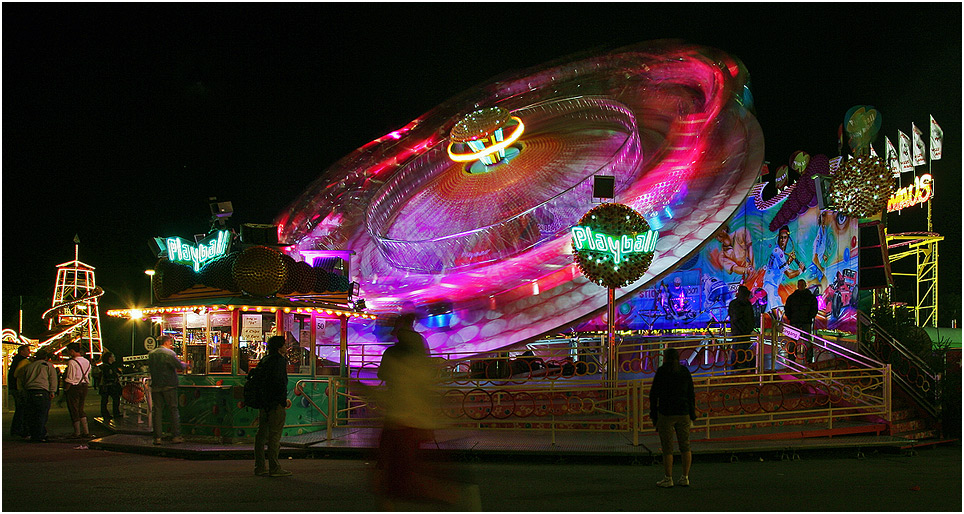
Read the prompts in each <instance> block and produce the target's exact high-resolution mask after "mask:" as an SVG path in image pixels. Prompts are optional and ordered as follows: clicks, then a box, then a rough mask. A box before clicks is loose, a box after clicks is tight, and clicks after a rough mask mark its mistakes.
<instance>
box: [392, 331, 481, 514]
mask: <svg viewBox="0 0 964 514" xmlns="http://www.w3.org/2000/svg"><path fill="white" fill-rule="evenodd" d="M414 322H415V315H414V314H410V313H409V314H403V315H401V316H400V317H399V318H398V319H397V320H396V322H395V328H394V329H393V330H392V335H393V336H394V337H395V338H396V339H397V341H398V342H396V343H395V344H394V345H392V346H391V347H389V348H388V349H387V350H385V353H384V354H382V362H381V365H380V366H379V367H378V378H379V379H381V380H382V381H383V383H384V389H382V390H380V391H379V392H378V394H377V396H378V405H379V407H380V408H381V409H382V410H383V412H384V421H383V423H384V425H383V427H382V432H381V438H380V440H379V444H378V463H377V466H376V477H375V488H376V492H377V493H378V494H379V495H380V496H381V500H380V504H381V508H382V509H383V510H395V502H396V501H406V500H408V501H416V502H417V501H425V500H431V501H437V502H442V503H445V504H448V505H458V504H459V502H461V501H463V500H466V501H467V502H468V504H467V505H463V506H462V510H480V507H481V506H480V505H479V498H478V489H477V487H476V486H472V485H470V486H468V487H466V488H464V492H465V493H467V494H465V495H463V488H462V487H460V486H459V484H457V483H456V482H454V481H451V480H448V479H444V478H442V476H441V474H442V472H441V471H440V470H439V467H438V466H437V463H436V462H433V461H431V460H429V459H427V458H426V456H425V454H424V451H423V450H422V449H421V448H420V445H421V443H423V442H428V441H433V440H434V439H435V435H434V429H435V428H437V421H436V420H435V414H434V411H435V406H436V405H437V402H438V397H437V395H436V369H435V367H434V366H433V365H432V362H431V360H430V359H429V357H428V350H427V345H426V344H425V338H424V337H422V335H421V334H419V333H418V332H416V331H415V328H414Z"/></svg>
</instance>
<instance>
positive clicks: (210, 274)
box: [198, 252, 241, 291]
mask: <svg viewBox="0 0 964 514" xmlns="http://www.w3.org/2000/svg"><path fill="white" fill-rule="evenodd" d="M239 255H241V252H233V253H229V254H227V255H222V256H221V257H218V258H217V259H214V260H213V261H211V262H209V263H207V264H205V265H204V267H203V268H201V271H200V273H199V274H198V282H200V283H202V284H204V285H206V286H208V287H213V288H216V289H224V290H226V291H237V290H238V283H237V281H235V280H234V261H236V260H237V259H238V256H239Z"/></svg>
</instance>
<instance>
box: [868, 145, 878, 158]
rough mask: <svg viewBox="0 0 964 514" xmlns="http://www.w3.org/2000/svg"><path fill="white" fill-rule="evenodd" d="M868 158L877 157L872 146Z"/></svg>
mask: <svg viewBox="0 0 964 514" xmlns="http://www.w3.org/2000/svg"><path fill="white" fill-rule="evenodd" d="M870 156H871V157H878V155H877V150H874V145H870Z"/></svg>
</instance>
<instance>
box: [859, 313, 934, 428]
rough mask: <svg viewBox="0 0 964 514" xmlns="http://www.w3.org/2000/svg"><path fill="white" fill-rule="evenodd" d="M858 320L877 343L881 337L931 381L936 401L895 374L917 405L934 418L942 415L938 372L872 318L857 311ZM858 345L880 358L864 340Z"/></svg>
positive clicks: (915, 385)
mask: <svg viewBox="0 0 964 514" xmlns="http://www.w3.org/2000/svg"><path fill="white" fill-rule="evenodd" d="M857 319H858V322H859V323H860V324H861V325H864V326H865V327H867V328H868V329H869V330H871V332H872V333H873V335H874V339H875V341H876V340H877V338H878V337H879V338H880V339H881V340H883V342H885V343H886V344H888V345H889V346H890V347H891V348H893V349H894V350H897V353H898V354H900V356H901V357H902V358H904V359H906V360H907V361H909V362H910V363H912V364H914V365H916V366H917V368H918V369H919V373H921V374H923V375H924V376H926V377H927V378H928V379H930V381H931V384H933V385H934V387H933V389H934V390H933V394H934V401H931V399H930V398H928V397H927V395H926V394H925V393H926V391H923V390H922V388H920V387H918V386H917V384H914V383H911V382H910V381H908V380H907V379H906V378H905V377H903V376H902V375H901V374H900V373H896V372H895V373H893V378H894V380H895V381H896V382H897V383H898V384H900V386H901V388H902V389H903V390H904V391H905V392H906V393H907V394H909V395H910V396H911V397H913V398H914V400H915V401H917V403H918V404H919V405H920V406H921V407H923V408H924V410H926V411H927V412H928V413H930V414H931V415H932V416H934V417H937V416H938V415H939V414H940V410H941V409H940V398H939V395H938V391H937V387H936V386H937V382H938V380H940V375H939V374H938V373H937V372H935V371H934V370H933V369H932V368H931V367H930V366H929V365H928V364H927V362H925V361H924V359H921V358H920V357H919V356H918V355H917V354H915V353H914V352H911V351H910V350H908V349H907V347H906V346H904V345H903V344H901V342H900V341H898V340H897V338H896V337H894V336H892V335H890V333H888V332H887V331H886V330H884V329H883V327H881V326H880V325H878V324H877V323H874V320H872V319H871V318H870V316H868V315H867V314H865V313H864V312H863V311H857ZM858 344H859V345H860V346H861V347H862V348H863V349H864V350H865V351H867V352H868V353H872V354H874V355H876V356H877V357H880V355H878V354H877V352H875V351H874V349H873V348H872V347H871V346H870V345H868V344H865V343H864V341H863V340H860V341H858Z"/></svg>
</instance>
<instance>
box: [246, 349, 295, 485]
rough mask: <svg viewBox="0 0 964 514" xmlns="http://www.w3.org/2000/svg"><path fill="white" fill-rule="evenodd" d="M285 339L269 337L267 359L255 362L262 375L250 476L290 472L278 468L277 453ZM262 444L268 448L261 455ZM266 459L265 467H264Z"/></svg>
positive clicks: (285, 387) (281, 423)
mask: <svg viewBox="0 0 964 514" xmlns="http://www.w3.org/2000/svg"><path fill="white" fill-rule="evenodd" d="M284 346H285V338H284V337H283V336H273V337H271V338H270V339H268V356H267V357H265V358H264V359H261V362H259V363H258V368H257V369H258V372H259V373H261V374H263V379H264V380H263V382H262V384H263V386H264V390H263V393H264V394H263V396H262V398H263V403H262V405H261V409H260V411H259V412H258V433H257V435H255V437H254V474H255V475H260V476H272V477H286V476H290V475H291V472H290V471H287V470H284V469H281V464H280V463H279V462H278V450H279V449H280V448H281V432H282V430H283V429H284V426H285V409H286V408H287V407H288V360H287V359H285V356H284V352H283V349H284ZM265 444H267V446H268V450H267V452H265ZM265 460H267V466H265Z"/></svg>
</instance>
